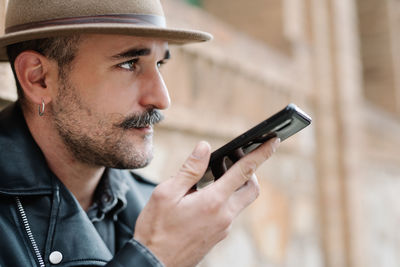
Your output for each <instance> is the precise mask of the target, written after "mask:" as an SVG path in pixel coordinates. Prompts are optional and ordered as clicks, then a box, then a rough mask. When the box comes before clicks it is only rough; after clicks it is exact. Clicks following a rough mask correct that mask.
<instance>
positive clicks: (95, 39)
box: [77, 34, 168, 57]
mask: <svg viewBox="0 0 400 267" xmlns="http://www.w3.org/2000/svg"><path fill="white" fill-rule="evenodd" d="M132 48H147V49H150V51H151V54H150V55H152V54H153V55H158V54H162V55H164V54H165V52H166V51H167V50H168V43H167V42H166V41H164V40H160V39H155V38H145V37H136V36H127V35H111V34H84V35H82V36H81V41H80V43H79V46H78V51H77V56H82V55H84V54H86V55H88V54H90V55H92V56H96V55H98V56H106V57H113V56H115V55H117V54H120V53H121V52H124V51H127V50H129V49H132Z"/></svg>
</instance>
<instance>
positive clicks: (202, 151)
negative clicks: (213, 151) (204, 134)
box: [192, 141, 210, 159]
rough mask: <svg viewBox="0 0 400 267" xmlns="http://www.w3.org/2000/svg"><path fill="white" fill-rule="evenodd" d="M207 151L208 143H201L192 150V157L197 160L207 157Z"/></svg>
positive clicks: (208, 148)
mask: <svg viewBox="0 0 400 267" xmlns="http://www.w3.org/2000/svg"><path fill="white" fill-rule="evenodd" d="M209 150H210V146H209V145H208V143H207V142H205V141H201V142H200V143H199V144H198V145H197V146H196V148H195V149H194V151H193V153H192V155H193V157H195V158H197V159H201V158H204V157H205V156H206V155H207V153H208V151H209Z"/></svg>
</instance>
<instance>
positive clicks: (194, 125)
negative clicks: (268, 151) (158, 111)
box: [0, 0, 400, 267]
mask: <svg viewBox="0 0 400 267" xmlns="http://www.w3.org/2000/svg"><path fill="white" fill-rule="evenodd" d="M5 2H6V1H5V0H0V12H1V16H2V17H3V16H4V7H5V4H6V3H5ZM162 2H163V5H164V9H165V13H166V16H167V19H168V22H169V25H170V26H177V27H189V28H197V29H201V30H204V31H208V32H210V33H212V34H213V35H214V40H213V41H212V42H209V43H205V44H196V45H185V46H179V47H174V46H173V47H171V50H172V51H171V52H172V60H171V61H170V62H169V63H168V64H167V65H165V66H164V67H163V69H162V71H163V74H164V77H165V80H166V83H167V86H168V87H169V90H170V94H171V97H172V106H171V108H170V109H169V110H168V111H167V112H165V113H166V120H165V122H164V123H162V124H161V125H160V126H159V127H158V128H157V130H156V136H155V158H154V161H153V163H152V164H151V165H150V166H149V167H147V168H146V169H143V170H140V172H142V173H144V174H146V175H147V176H148V177H149V178H151V179H153V180H155V181H162V180H164V179H167V178H169V177H170V176H172V175H174V174H175V173H176V172H177V170H178V169H179V167H180V165H181V164H182V162H183V161H184V160H185V159H186V157H187V156H188V155H189V153H190V152H191V151H192V149H193V147H194V146H195V144H196V143H197V142H198V141H199V140H207V141H209V142H210V143H211V145H212V147H213V149H216V148H218V147H219V146H221V145H222V144H224V143H225V142H227V141H229V140H230V139H232V138H234V137H235V136H236V135H238V134H240V133H242V132H244V131H245V130H247V129H248V128H249V127H251V126H253V125H255V124H257V123H258V122H260V121H261V120H263V119H265V118H266V117H268V116H270V115H272V114H274V113H275V112H276V111H278V110H280V109H282V108H283V107H284V106H286V105H287V104H288V103H295V104H297V105H298V106H299V107H300V108H302V109H303V110H305V111H306V112H307V113H309V114H310V115H311V116H312V117H313V123H312V125H311V126H310V127H308V128H306V129H305V130H304V131H302V132H300V133H299V134H297V135H296V136H293V137H291V138H290V139H288V140H286V141H285V142H284V143H282V144H281V146H280V148H279V150H278V151H277V153H276V154H275V155H274V156H273V158H271V159H270V160H269V161H268V162H267V163H265V164H264V165H263V166H262V167H261V168H260V170H259V171H258V172H257V174H258V177H259V182H260V185H261V194H260V196H259V198H258V199H257V200H256V202H255V203H254V204H252V205H251V206H250V207H249V208H248V209H247V210H246V211H245V212H243V214H241V215H240V216H239V218H238V219H237V220H236V222H235V223H234V225H233V227H232V230H231V234H230V236H229V237H228V238H227V239H226V240H224V241H222V242H221V243H220V244H218V245H217V247H216V248H215V249H214V250H213V251H212V252H211V253H210V254H209V255H208V256H207V257H206V258H205V259H204V260H203V262H202V263H201V264H200V266H201V267H225V266H230V267H239V266H245V267H261V266H262V267H264V266H267V267H377V266H382V267H392V266H393V267H395V266H396V267H398V266H400V253H399V251H400V235H399V234H398V233H397V230H398V228H399V225H400V201H398V197H399V196H400V137H399V136H400V75H399V74H400V50H399V48H400V30H399V24H400V1H398V0H251V1H249V0H163V1H162ZM1 24H3V22H2V23H1ZM1 26H3V25H1ZM15 99H16V92H15V88H14V81H13V78H12V75H11V71H10V68H9V66H8V65H7V64H3V65H2V66H0V107H4V106H5V105H6V104H7V103H9V102H11V101H14V100H15Z"/></svg>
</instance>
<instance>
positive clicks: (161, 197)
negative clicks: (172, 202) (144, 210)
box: [151, 184, 169, 203]
mask: <svg viewBox="0 0 400 267" xmlns="http://www.w3.org/2000/svg"><path fill="white" fill-rule="evenodd" d="M151 198H152V199H153V200H155V201H156V202H161V203H162V202H163V201H165V200H167V199H168V198H169V193H168V190H166V189H165V188H164V186H162V184H160V185H159V186H157V187H156V188H155V189H154V190H153V193H152V195H151Z"/></svg>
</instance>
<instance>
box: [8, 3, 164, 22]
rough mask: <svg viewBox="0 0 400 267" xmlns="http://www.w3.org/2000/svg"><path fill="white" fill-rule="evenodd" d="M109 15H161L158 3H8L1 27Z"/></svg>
mask: <svg viewBox="0 0 400 267" xmlns="http://www.w3.org/2000/svg"><path fill="white" fill-rule="evenodd" d="M113 14H144V15H158V16H164V13H163V10H162V6H161V3H160V0H68V1H65V0H9V1H8V7H7V14H6V23H5V24H6V25H5V26H6V28H7V27H12V26H16V25H23V24H29V23H33V22H39V21H46V20H53V19H62V18H73V17H88V16H89V17H90V16H99V15H113Z"/></svg>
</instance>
